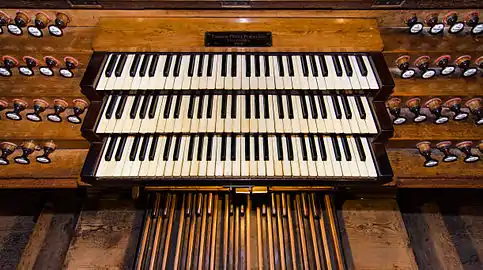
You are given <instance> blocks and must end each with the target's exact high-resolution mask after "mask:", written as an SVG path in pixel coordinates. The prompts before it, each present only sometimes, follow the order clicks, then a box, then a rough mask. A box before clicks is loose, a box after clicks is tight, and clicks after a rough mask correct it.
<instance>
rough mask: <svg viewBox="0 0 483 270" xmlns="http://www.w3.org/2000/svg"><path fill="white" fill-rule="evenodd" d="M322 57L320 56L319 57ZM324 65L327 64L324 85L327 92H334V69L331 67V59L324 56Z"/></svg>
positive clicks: (328, 56)
mask: <svg viewBox="0 0 483 270" xmlns="http://www.w3.org/2000/svg"><path fill="white" fill-rule="evenodd" d="M321 57H322V56H321ZM323 57H324V59H325V63H326V64H327V74H328V76H327V77H325V84H326V85H327V90H335V89H337V88H336V87H337V86H336V77H337V75H336V74H335V67H334V66H333V65H334V64H333V62H332V57H330V55H324V56H323Z"/></svg>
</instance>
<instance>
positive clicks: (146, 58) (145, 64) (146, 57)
mask: <svg viewBox="0 0 483 270" xmlns="http://www.w3.org/2000/svg"><path fill="white" fill-rule="evenodd" d="M149 57H150V55H149V54H146V55H144V59H143V63H142V64H141V68H140V69H139V77H144V76H146V70H147V69H148V63H149Z"/></svg>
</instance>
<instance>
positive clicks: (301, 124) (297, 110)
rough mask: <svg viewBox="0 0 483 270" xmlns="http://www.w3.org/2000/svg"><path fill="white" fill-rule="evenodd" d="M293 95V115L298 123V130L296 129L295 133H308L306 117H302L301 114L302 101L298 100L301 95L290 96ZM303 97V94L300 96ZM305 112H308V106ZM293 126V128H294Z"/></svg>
mask: <svg viewBox="0 0 483 270" xmlns="http://www.w3.org/2000/svg"><path fill="white" fill-rule="evenodd" d="M292 97H293V100H294V103H293V105H294V117H295V119H296V120H297V123H298V127H297V126H295V127H297V128H298V130H297V133H308V132H309V126H308V124H307V119H304V117H303V115H302V103H301V102H300V98H301V96H299V95H297V96H292ZM302 98H303V96H302ZM307 112H308V108H307ZM295 127H294V128H295Z"/></svg>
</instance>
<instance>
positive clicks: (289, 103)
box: [287, 95, 294, 119]
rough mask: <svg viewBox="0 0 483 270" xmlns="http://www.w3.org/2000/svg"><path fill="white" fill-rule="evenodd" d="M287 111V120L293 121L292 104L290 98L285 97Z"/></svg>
mask: <svg viewBox="0 0 483 270" xmlns="http://www.w3.org/2000/svg"><path fill="white" fill-rule="evenodd" d="M287 111H288V118H289V119H293V118H294V115H293V102H292V96H290V95H287Z"/></svg>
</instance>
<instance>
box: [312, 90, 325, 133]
mask: <svg viewBox="0 0 483 270" xmlns="http://www.w3.org/2000/svg"><path fill="white" fill-rule="evenodd" d="M319 98H320V99H321V100H324V97H323V96H321V95H314V100H315V109H316V110H317V119H315V122H316V124H317V132H319V133H327V127H326V123H325V122H327V121H326V119H324V118H322V108H321V106H320V100H319Z"/></svg>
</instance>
